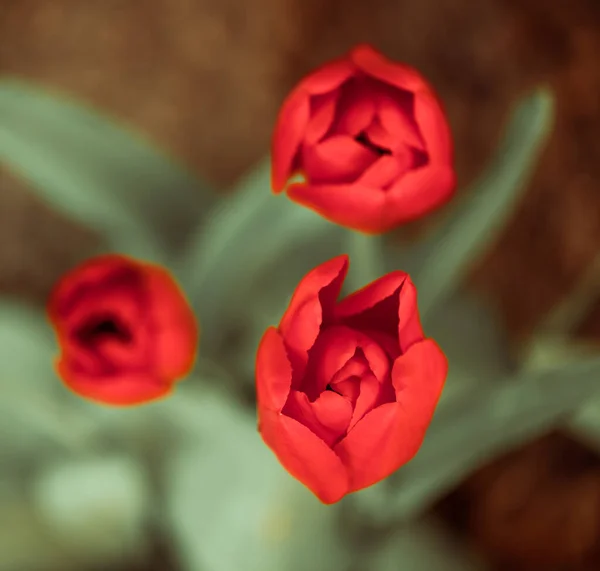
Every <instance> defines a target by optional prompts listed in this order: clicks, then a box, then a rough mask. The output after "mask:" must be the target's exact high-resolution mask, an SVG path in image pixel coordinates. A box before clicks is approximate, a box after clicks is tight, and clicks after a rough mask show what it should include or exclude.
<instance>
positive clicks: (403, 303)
mask: <svg viewBox="0 0 600 571" xmlns="http://www.w3.org/2000/svg"><path fill="white" fill-rule="evenodd" d="M424 337H425V336H424V334H423V327H422V326H421V317H420V315H419V307H418V304H417V288H416V287H415V284H413V283H412V280H411V279H410V277H407V278H406V280H405V281H404V285H403V286H402V290H401V291H400V305H399V307H398V339H399V341H400V349H401V351H402V353H406V352H407V351H408V350H409V349H410V347H412V346H413V345H414V344H415V343H418V342H419V341H422V340H423V338H424Z"/></svg>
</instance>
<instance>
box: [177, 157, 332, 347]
mask: <svg viewBox="0 0 600 571" xmlns="http://www.w3.org/2000/svg"><path fill="white" fill-rule="evenodd" d="M342 234H343V229H341V228H340V227H337V226H335V225H333V224H331V223H329V222H327V221H326V220H324V219H323V218H321V217H320V216H319V215H317V214H315V213H314V212H312V211H311V210H309V209H307V208H304V207H302V206H299V205H297V204H295V203H293V202H292V201H290V200H289V199H288V198H287V197H285V196H274V195H273V194H272V192H271V182H270V163H269V161H264V162H263V163H262V164H261V165H260V166H259V167H258V168H257V169H256V170H255V171H254V172H253V173H251V174H250V175H249V176H248V177H246V178H245V179H243V180H242V181H241V182H240V184H239V185H238V186H237V188H236V189H235V190H234V191H233V192H232V193H231V195H230V196H228V197H227V198H226V199H225V200H223V201H222V202H221V203H220V204H218V205H217V207H216V208H215V209H214V211H212V212H211V213H210V215H209V217H208V220H207V222H206V224H204V225H203V226H202V227H200V228H198V231H197V233H196V235H195V236H194V237H193V239H192V240H191V241H190V243H189V245H188V247H187V249H186V251H185V252H184V255H183V256H182V257H181V259H180V261H179V264H178V271H177V273H178V275H179V276H181V277H180V279H181V281H182V283H183V285H184V287H185V289H186V291H187V292H188V294H189V295H190V299H191V301H192V304H193V306H194V308H195V310H196V311H197V313H198V315H199V317H200V322H201V323H202V325H203V329H204V331H206V332H207V336H205V337H204V340H203V348H204V349H205V350H208V348H209V347H211V346H214V345H216V344H217V343H218V337H219V336H222V335H223V334H224V329H223V327H222V326H223V323H224V321H227V320H228V317H229V318H231V317H232V316H233V317H235V319H237V320H239V319H240V314H241V312H243V311H245V308H247V306H248V305H249V304H251V303H255V302H256V296H260V295H267V296H268V297H269V298H270V300H271V303H272V304H275V305H277V304H279V303H284V302H285V301H286V300H287V298H288V297H289V295H291V293H292V291H293V288H294V287H295V285H296V284H297V282H298V281H299V280H300V279H301V278H302V276H303V275H304V274H305V273H306V272H307V271H309V270H310V269H312V268H313V267H314V266H316V265H317V264H319V263H320V262H322V261H325V260H326V259H328V258H329V257H331V256H332V255H335V254H336V253H338V252H339V248H340V244H341V236H342Z"/></svg>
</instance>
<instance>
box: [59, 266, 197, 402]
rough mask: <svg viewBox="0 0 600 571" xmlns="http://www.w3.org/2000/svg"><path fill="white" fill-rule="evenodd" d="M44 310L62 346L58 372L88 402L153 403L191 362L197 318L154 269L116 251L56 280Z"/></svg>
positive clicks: (162, 272)
mask: <svg viewBox="0 0 600 571" xmlns="http://www.w3.org/2000/svg"><path fill="white" fill-rule="evenodd" d="M48 315H49V318H50V321H51V322H52V325H53V327H54V329H55V331H56V335H57V338H58V343H59V346H60V349H61V354H60V356H59V359H58V361H57V371H58V374H59V375H60V377H61V378H62V380H63V382H64V383H65V384H66V385H67V386H68V387H69V388H70V389H71V390H72V391H74V392H75V393H77V394H79V395H81V396H83V397H86V398H89V399H91V400H95V401H97V402H101V403H105V404H111V405H133V404H140V403H144V402H147V401H150V400H154V399H156V398H159V397H162V396H164V395H166V394H167V393H169V392H170V391H171V389H172V387H173V384H174V383H175V381H176V380H177V379H178V378H180V377H182V376H184V375H185V374H186V373H188V372H189V370H190V369H191V368H192V366H193V364H194V359H195V353H196V347H197V344H198V337H199V332H198V327H197V324H196V320H195V318H194V315H193V313H192V311H191V309H190V307H189V306H188V304H187V302H186V300H185V298H184V297H183V294H182V293H181V291H180V290H179V288H178V287H177V284H176V283H175V282H174V281H173V278H172V277H171V276H170V275H169V273H168V272H167V271H166V270H164V269H162V268H160V267H158V266H154V265H151V264H147V263H142V262H140V261H137V260H133V259H130V258H126V257H124V256H118V255H107V256H99V257H96V258H93V259H91V260H88V261H87V262H85V263H84V264H82V265H80V266H79V267H77V268H75V269H74V270H72V271H71V272H69V273H68V274H66V275H65V276H63V278H62V279H61V280H60V281H59V283H58V284H57V285H56V287H55V288H54V291H53V292H52V295H51V297H50V301H49V303H48Z"/></svg>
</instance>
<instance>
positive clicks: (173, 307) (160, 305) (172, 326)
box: [146, 266, 200, 380]
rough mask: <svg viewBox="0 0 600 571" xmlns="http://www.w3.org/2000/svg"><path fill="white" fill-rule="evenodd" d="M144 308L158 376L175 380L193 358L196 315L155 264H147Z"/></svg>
mask: <svg viewBox="0 0 600 571" xmlns="http://www.w3.org/2000/svg"><path fill="white" fill-rule="evenodd" d="M146 280H147V284H146V288H147V291H148V296H149V304H148V308H147V311H148V313H149V320H150V323H151V327H152V331H151V332H150V336H151V340H152V343H153V351H154V354H153V355H151V356H149V360H150V361H153V362H154V363H155V367H156V371H157V373H158V374H159V376H161V377H164V378H167V379H172V380H174V379H177V378H180V377H183V376H184V375H186V374H187V373H189V372H190V370H191V369H192V367H193V366H194V362H195V360H196V353H197V347H198V343H199V338H200V332H199V328H198V323H197V321H196V317H195V315H194V313H193V312H192V309H191V307H190V305H189V304H188V302H187V300H186V298H185V296H184V294H183V292H182V291H181V289H180V288H179V287H178V285H177V283H176V282H175V280H174V279H173V278H172V276H171V275H170V274H169V272H167V271H166V270H164V269H163V268H160V267H158V266H147V268H146Z"/></svg>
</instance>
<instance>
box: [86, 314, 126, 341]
mask: <svg viewBox="0 0 600 571" xmlns="http://www.w3.org/2000/svg"><path fill="white" fill-rule="evenodd" d="M75 336H76V337H77V339H78V340H79V341H80V342H81V343H82V344H83V345H87V346H89V345H94V344H96V343H97V342H98V341H100V340H103V339H112V340H114V341H117V342H118V343H122V344H127V343H131V341H132V340H133V336H132V334H131V331H130V330H129V328H128V327H126V326H125V324H123V323H122V322H121V321H120V320H119V319H117V318H116V317H115V316H112V315H102V316H98V315H96V316H91V317H90V318H89V319H88V320H87V321H86V322H85V323H84V324H83V325H82V326H81V327H80V328H79V329H78V330H77V331H76V332H75Z"/></svg>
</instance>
